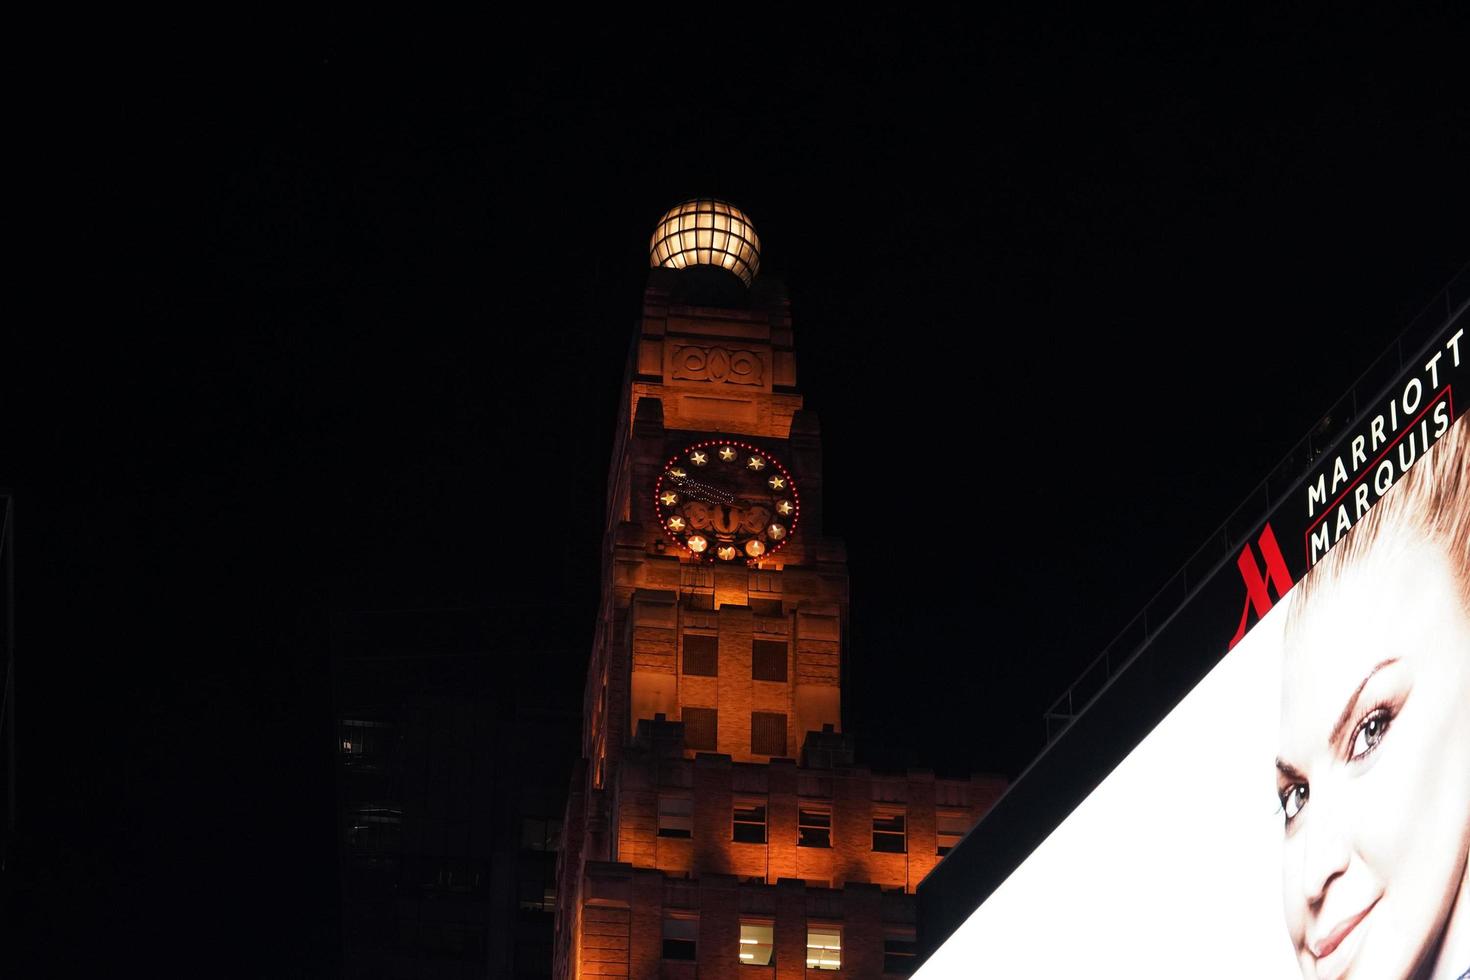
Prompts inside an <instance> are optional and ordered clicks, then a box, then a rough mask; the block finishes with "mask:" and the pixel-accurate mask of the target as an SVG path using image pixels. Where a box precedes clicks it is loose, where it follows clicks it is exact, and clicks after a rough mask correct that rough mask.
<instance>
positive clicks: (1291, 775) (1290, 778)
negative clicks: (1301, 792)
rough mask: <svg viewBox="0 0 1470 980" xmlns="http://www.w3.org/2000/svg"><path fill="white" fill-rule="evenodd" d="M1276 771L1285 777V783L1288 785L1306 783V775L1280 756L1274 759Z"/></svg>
mask: <svg viewBox="0 0 1470 980" xmlns="http://www.w3.org/2000/svg"><path fill="white" fill-rule="evenodd" d="M1276 771H1277V772H1279V773H1281V775H1283V776H1285V777H1286V780H1287V782H1290V783H1305V782H1306V781H1307V777H1306V775H1305V774H1304V773H1303V772H1302V771H1301V770H1300V769H1298V768H1297V767H1296V766H1294V765H1292V764H1291V763H1290V762H1286V761H1285V760H1283V759H1282V758H1281V757H1280V756H1277V757H1276Z"/></svg>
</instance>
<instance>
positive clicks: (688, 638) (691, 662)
mask: <svg viewBox="0 0 1470 980" xmlns="http://www.w3.org/2000/svg"><path fill="white" fill-rule="evenodd" d="M719 663H720V638H719V637H718V636H698V635H696V634H691V633H686V634H684V673H686V674H698V675H699V676H701V677H715V676H718V674H719V672H720V671H719Z"/></svg>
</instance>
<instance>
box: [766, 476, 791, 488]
mask: <svg viewBox="0 0 1470 980" xmlns="http://www.w3.org/2000/svg"><path fill="white" fill-rule="evenodd" d="M766 482H767V483H769V484H770V485H771V489H772V490H785V489H786V481H785V480H784V479H783V478H781V477H779V476H773V477H771V478H770V479H769V480H767V481H766Z"/></svg>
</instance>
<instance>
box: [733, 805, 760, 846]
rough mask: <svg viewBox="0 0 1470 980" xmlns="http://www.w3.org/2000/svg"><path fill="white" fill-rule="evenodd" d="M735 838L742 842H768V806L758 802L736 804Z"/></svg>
mask: <svg viewBox="0 0 1470 980" xmlns="http://www.w3.org/2000/svg"><path fill="white" fill-rule="evenodd" d="M734 838H735V840H737V841H739V842H740V843H742V844H764V843H765V842H766V808H765V806H764V805H761V804H757V803H736V804H735V832H734Z"/></svg>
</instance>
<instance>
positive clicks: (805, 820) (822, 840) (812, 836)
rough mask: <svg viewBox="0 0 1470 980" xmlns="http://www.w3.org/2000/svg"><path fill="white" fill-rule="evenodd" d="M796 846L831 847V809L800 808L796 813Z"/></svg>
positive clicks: (827, 807) (823, 807)
mask: <svg viewBox="0 0 1470 980" xmlns="http://www.w3.org/2000/svg"><path fill="white" fill-rule="evenodd" d="M796 834H797V836H796V844H797V846H798V847H831V846H832V808H831V807H829V806H802V807H800V808H798V809H797V811H796Z"/></svg>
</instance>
